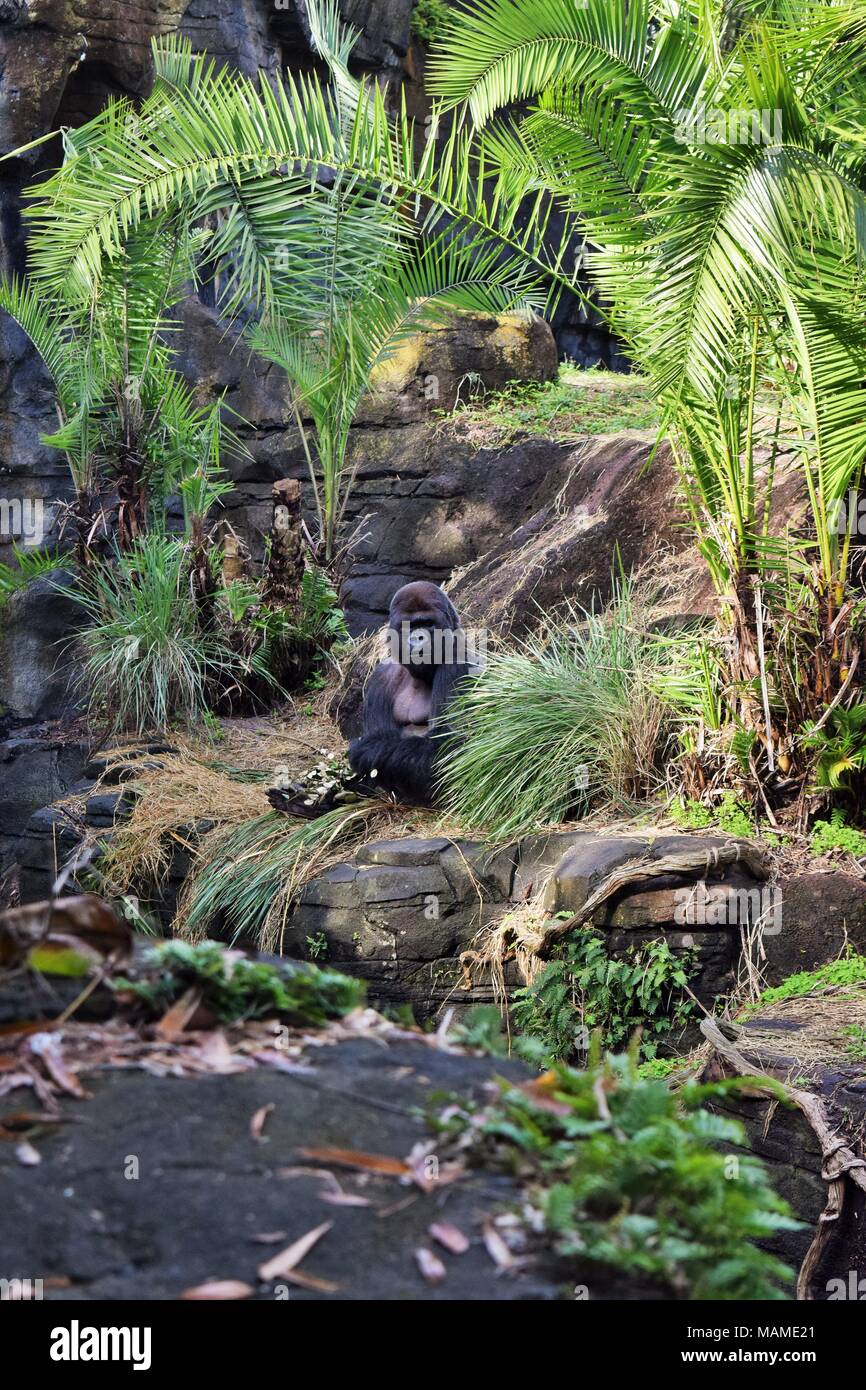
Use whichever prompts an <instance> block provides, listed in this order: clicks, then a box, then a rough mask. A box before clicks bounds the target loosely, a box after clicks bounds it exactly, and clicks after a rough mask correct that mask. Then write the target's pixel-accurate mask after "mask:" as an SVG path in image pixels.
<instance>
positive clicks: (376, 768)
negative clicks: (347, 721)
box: [268, 581, 476, 818]
mask: <svg viewBox="0 0 866 1390" xmlns="http://www.w3.org/2000/svg"><path fill="white" fill-rule="evenodd" d="M386 638H387V643H388V647H389V656H388V659H386V660H385V661H381V662H380V663H379V665H378V666H376V667H375V668H374V670H373V672H372V673H371V675H370V677H369V679H368V681H367V684H366V687H365V689H364V714H363V721H364V722H363V733H362V734H361V737H360V738H356V739H353V740H352V742H351V743H350V744H349V764H350V766H351V768H352V771H353V772H354V774H355V775H354V777H352V778H350V779H348V780H346V781H344V782H343V784H342V786H341V787H340V788H339V789H338V790H337V791H336V792H332V793H330V794H328V796H326V797H324V798H322V799H321V800H320V801H318V802H316V803H314V804H313V805H309V804H308V802H307V801H306V800H305V799H304V795H303V792H302V788H301V787H293V788H292V789H291V791H292V792H293V793H294V794H293V795H287V794H286V793H285V792H283V791H281V790H279V789H277V788H275V787H272V788H271V789H270V791H269V792H268V800H269V801H270V803H271V805H272V806H273V807H274V809H275V810H278V811H284V812H286V813H287V814H288V815H293V816H304V817H307V818H310V817H315V816H320V815H322V814H323V813H324V812H325V811H328V810H330V809H332V807H333V806H334V805H336V804H337V803H338V802H339V801H340V800H341V799H343V794H345V793H360V794H363V795H370V794H371V793H374V792H378V791H384V792H391V793H393V794H394V796H396V797H397V799H398V800H400V801H403V802H407V803H409V804H412V805H427V804H429V803H430V802H431V801H432V800H433V799H434V796H435V773H436V757H437V754H438V752H439V750H440V748H441V741H442V738H443V736H445V735H447V734H448V733H449V729H448V724H447V719H446V716H447V711H448V706H449V704H450V702H451V700H452V698H453V696H454V692H455V688H456V686H457V684H458V682H459V681H461V680H462V679H463V678H464V677H465V676H466V675H468V674H470V673H471V672H472V671H474V670H475V669H476V667H475V664H474V663H470V662H468V661H467V660H466V652H465V650H464V647H465V642H464V640H463V639H464V633H463V629H462V628H461V626H460V619H459V617H458V616H457V610H456V609H455V607H454V605H453V603H452V602H451V600H450V599H449V598H448V596H447V594H445V593H443V591H442V590H441V589H440V588H438V587H437V585H435V584H429V583H427V582H426V581H417V582H415V583H412V584H404V585H403V588H402V589H398V590H397V593H396V594H395V595H394V597H393V599H392V600H391V606H390V609H389V612H388V630H387V633H386Z"/></svg>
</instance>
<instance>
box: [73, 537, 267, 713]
mask: <svg viewBox="0 0 866 1390" xmlns="http://www.w3.org/2000/svg"><path fill="white" fill-rule="evenodd" d="M63 592H65V593H69V594H70V595H71V597H73V598H75V599H76V600H77V601H78V603H79V604H80V605H81V608H82V610H83V614H84V615H85V616H86V618H87V619H88V620H89V621H88V625H87V626H84V627H82V629H81V631H80V633H79V634H78V637H77V639H76V640H77V647H78V652H79V654H80V661H81V672H82V677H83V683H84V685H85V688H86V690H87V692H88V696H89V700H90V705H91V714H92V716H93V717H94V718H96V717H98V716H99V712H100V710H103V711H104V712H105V713H106V714H107V715H108V717H109V718H110V719H111V720H112V722H113V723H114V725H115V727H116V728H118V729H130V730H135V731H136V732H139V733H143V732H144V731H146V730H148V729H165V728H167V727H168V725H169V723H170V721H171V720H172V718H174V717H177V716H180V717H182V718H184V719H186V720H188V721H190V722H197V721H199V720H201V718H202V717H203V715H204V712H205V710H207V709H208V708H209V705H210V702H211V701H212V699H213V697H214V694H215V692H216V691H218V690H219V689H220V688H221V687H223V688H224V687H227V686H228V685H230V684H232V683H233V682H235V681H239V680H241V679H242V677H243V675H244V672H243V665H242V662H241V660H240V659H239V657H238V656H237V654H236V653H235V652H234V651H233V649H232V648H231V646H230V645H229V644H228V642H227V641H225V640H224V639H223V638H222V637H221V636H220V635H219V633H218V632H216V631H210V632H207V631H202V628H201V625H200V623H199V617H198V613H197V610H196V605H195V602H194V600H193V597H192V595H191V593H190V587H189V583H188V565H187V552H186V547H185V546H184V544H183V542H182V541H180V540H178V539H176V538H173V537H169V536H160V535H158V534H156V533H151V534H150V535H148V536H146V537H145V538H144V539H142V540H141V541H139V542H137V543H135V544H134V545H132V546H131V547H130V548H129V549H128V550H125V551H119V550H118V551H117V552H116V553H115V556H114V557H113V563H104V564H99V565H96V566H94V568H93V569H92V571H91V572H90V574H89V575H88V578H87V582H86V586H83V587H82V586H80V585H79V586H76V587H75V588H73V589H67V588H65V587H64V588H63Z"/></svg>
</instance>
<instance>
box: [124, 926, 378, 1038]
mask: <svg viewBox="0 0 866 1390" xmlns="http://www.w3.org/2000/svg"><path fill="white" fill-rule="evenodd" d="M143 971H144V978H143V979H140V980H128V979H116V980H115V981H114V988H115V989H117V990H123V991H128V992H130V993H131V994H133V995H134V996H135V997H136V998H137V999H140V1000H141V1001H142V1003H143V1004H144V1005H146V1007H147V1009H148V1011H149V1012H150V1013H152V1014H160V1015H161V1014H163V1013H164V1012H165V1010H166V1009H168V1008H170V1007H171V1005H172V1004H173V1003H174V1002H175V1000H177V999H179V998H180V996H181V995H182V994H183V993H184V991H185V990H187V989H188V988H189V987H190V986H191V985H197V986H198V987H200V988H201V989H202V991H203V993H202V1002H203V1004H204V1006H205V1007H206V1008H209V1009H211V1010H212V1011H213V1013H214V1014H215V1015H216V1017H217V1018H218V1019H219V1020H220V1021H221V1022H223V1023H237V1022H240V1021H241V1020H246V1019H253V1018H264V1017H269V1016H272V1015H274V1014H277V1015H279V1016H280V1017H283V1018H285V1019H287V1020H288V1021H289V1022H291V1023H294V1024H298V1025H321V1024H324V1023H327V1021H328V1020H329V1019H332V1018H342V1017H343V1015H344V1014H347V1013H348V1012H349V1011H350V1010H351V1009H354V1008H357V1007H358V1005H359V1004H362V1003H363V1001H364V986H363V984H362V982H361V981H359V980H353V979H350V978H349V977H348V976H347V975H340V974H338V973H337V972H336V971H335V970H322V969H320V968H319V967H318V966H315V965H296V964H293V965H286V966H276V965H268V964H266V963H265V962H262V961H250V960H243V959H241V960H236V959H232V958H231V957H230V956H229V957H227V955H226V950H225V947H224V946H222V945H220V944H219V943H218V942H216V941H203V942H201V943H199V944H197V945H192V944H191V943H190V942H187V941H168V942H166V943H165V944H163V945H160V946H157V947H155V948H154V949H153V950H152V952H150V953H149V954H148V955H147V956H146V957H145V961H144V965H143Z"/></svg>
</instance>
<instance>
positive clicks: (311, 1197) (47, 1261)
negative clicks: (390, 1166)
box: [0, 1038, 624, 1302]
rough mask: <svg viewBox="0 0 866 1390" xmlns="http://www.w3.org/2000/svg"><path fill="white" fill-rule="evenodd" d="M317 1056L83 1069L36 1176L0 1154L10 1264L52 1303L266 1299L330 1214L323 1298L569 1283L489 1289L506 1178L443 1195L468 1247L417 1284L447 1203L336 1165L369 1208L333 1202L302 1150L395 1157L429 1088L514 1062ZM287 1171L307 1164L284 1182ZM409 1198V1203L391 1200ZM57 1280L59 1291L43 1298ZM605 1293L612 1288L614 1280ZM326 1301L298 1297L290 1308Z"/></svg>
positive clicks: (456, 1086)
mask: <svg viewBox="0 0 866 1390" xmlns="http://www.w3.org/2000/svg"><path fill="white" fill-rule="evenodd" d="M312 1052H313V1054H314V1055H312V1056H311V1057H310V1058H309V1059H308V1064H309V1069H308V1070H306V1071H304V1072H299V1074H298V1075H289V1074H285V1073H279V1072H273V1071H270V1070H266V1069H265V1068H263V1067H260V1068H257V1069H256V1070H255V1071H249V1072H244V1073H242V1074H240V1075H234V1076H219V1075H210V1076H202V1077H196V1078H189V1077H188V1078H185V1079H177V1078H173V1077H163V1078H159V1077H155V1076H151V1075H148V1074H147V1073H144V1072H140V1071H139V1072H135V1071H133V1072H126V1071H112V1072H109V1073H107V1074H101V1075H94V1076H87V1078H86V1082H87V1088H88V1090H89V1091H92V1093H93V1095H92V1099H90V1100H87V1101H70V1102H68V1103H67V1102H66V1099H65V1098H64V1101H63V1103H62V1104H63V1111H64V1114H65V1115H68V1117H69V1118H70V1119H74V1120H77V1121H80V1123H72V1124H68V1125H63V1126H56V1127H55V1128H54V1130H53V1132H50V1133H46V1134H44V1135H43V1136H41V1137H40V1138H39V1140H38V1147H39V1151H40V1154H41V1157H42V1163H41V1165H40V1166H39V1168H38V1169H30V1168H25V1167H23V1166H22V1165H21V1164H20V1163H17V1162H16V1159H15V1155H14V1152H13V1145H11V1144H4V1145H2V1146H0V1181H2V1183H3V1189H4V1193H5V1194H6V1200H7V1203H8V1219H7V1220H5V1221H4V1237H3V1255H4V1261H5V1263H6V1266H7V1267H8V1269H9V1270H10V1271H11V1272H18V1271H29V1270H33V1271H38V1273H39V1275H40V1276H41V1277H42V1278H43V1279H45V1281H46V1287H45V1291H44V1296H45V1298H46V1299H57V1300H90V1299H98V1300H101V1299H121V1300H139V1299H163V1300H164V1299H176V1298H177V1297H178V1296H179V1295H180V1294H181V1293H182V1292H183V1291H184V1289H187V1288H190V1287H192V1286H194V1285H196V1284H200V1283H203V1282H204V1281H205V1280H209V1279H212V1278H213V1277H214V1276H215V1275H216V1276H219V1277H229V1276H230V1277H232V1278H235V1279H243V1280H245V1281H246V1282H248V1283H249V1284H251V1285H252V1286H253V1287H256V1288H258V1292H257V1294H256V1295H255V1297H256V1298H259V1299H261V1300H262V1301H273V1298H274V1291H273V1288H272V1286H260V1285H259V1279H258V1276H257V1268H258V1266H259V1265H260V1264H261V1263H262V1262H263V1261H264V1260H266V1259H267V1258H268V1257H269V1255H272V1254H274V1253H275V1252H276V1251H277V1250H279V1249H281V1248H284V1247H285V1246H287V1245H289V1244H290V1243H291V1242H292V1241H293V1240H296V1239H298V1238H299V1237H300V1236H302V1235H304V1234H306V1232H308V1231H310V1230H312V1229H313V1228H314V1227H316V1226H319V1225H321V1224H322V1222H324V1221H331V1222H333V1226H332V1229H331V1230H330V1231H328V1233H327V1235H326V1236H325V1237H324V1238H323V1239H322V1240H321V1241H320V1242H319V1243H318V1244H317V1246H316V1248H315V1250H314V1251H313V1252H311V1253H310V1255H309V1256H308V1257H307V1259H306V1260H305V1262H304V1271H305V1272H308V1273H310V1274H314V1275H316V1276H317V1277H319V1278H321V1279H326V1280H329V1281H331V1282H333V1283H334V1284H336V1285H337V1291H336V1292H335V1293H333V1294H330V1295H328V1297H330V1298H331V1299H336V1300H337V1301H343V1300H348V1299H369V1298H374V1299H381V1300H403V1299H406V1298H411V1299H416V1300H417V1299H423V1300H443V1299H460V1300H470V1301H471V1300H477V1299H492V1300H499V1299H502V1300H513V1299H521V1300H522V1299H552V1298H557V1297H559V1295H560V1287H561V1273H560V1272H559V1271H557V1270H556V1268H555V1265H554V1264H553V1263H552V1262H549V1261H546V1260H544V1259H543V1260H541V1261H540V1262H539V1263H538V1264H535V1265H533V1266H531V1267H530V1268H528V1269H527V1270H526V1271H525V1272H524V1273H523V1274H521V1275H520V1276H519V1277H517V1278H497V1277H496V1275H497V1271H496V1266H495V1265H494V1264H493V1262H492V1260H491V1259H490V1257H489V1255H488V1254H487V1252H486V1250H485V1248H484V1244H483V1241H482V1239H481V1235H482V1229H481V1223H482V1221H483V1219H484V1217H485V1215H486V1214H487V1213H489V1212H490V1211H491V1210H493V1209H494V1208H495V1207H497V1206H498V1205H499V1204H500V1203H506V1202H509V1201H511V1202H514V1201H516V1200H517V1196H518V1189H517V1186H516V1183H515V1182H514V1180H513V1179H510V1178H506V1177H501V1176H499V1175H497V1174H493V1173H486V1172H484V1171H483V1170H480V1171H479V1172H478V1173H472V1174H470V1175H468V1176H467V1177H466V1178H464V1179H463V1180H461V1181H460V1182H459V1183H456V1184H453V1185H451V1186H449V1188H448V1200H447V1219H448V1220H449V1221H450V1222H452V1223H453V1224H454V1225H456V1226H457V1227H458V1228H459V1229H460V1230H462V1231H464V1232H465V1234H466V1235H467V1236H468V1237H469V1238H470V1242H471V1244H470V1247H469V1250H468V1251H467V1252H466V1253H465V1254H463V1255H461V1256H460V1257H459V1258H458V1257H453V1258H452V1257H449V1256H447V1255H444V1254H443V1257H442V1258H443V1260H444V1262H445V1264H446V1268H447V1275H446V1278H445V1280H444V1281H443V1283H441V1284H438V1285H434V1284H428V1283H425V1281H424V1280H423V1279H422V1277H421V1275H420V1273H419V1271H418V1267H417V1264H416V1262H415V1257H414V1251H415V1250H416V1248H417V1247H418V1246H419V1245H425V1244H427V1243H428V1242H429V1239H430V1238H429V1235H428V1228H429V1226H430V1224H431V1222H433V1221H436V1220H441V1219H442V1215H441V1212H442V1207H441V1200H442V1194H441V1193H437V1192H433V1193H429V1194H424V1193H422V1192H420V1191H419V1190H418V1189H408V1188H406V1187H403V1186H400V1185H399V1184H398V1183H397V1181H396V1180H395V1179H394V1178H382V1177H373V1178H368V1179H365V1180H364V1182H363V1183H360V1182H358V1180H357V1176H356V1175H353V1174H352V1173H351V1172H341V1173H340V1182H341V1185H342V1187H343V1188H344V1190H346V1191H347V1192H350V1193H354V1194H356V1195H358V1196H364V1197H366V1198H367V1199H369V1202H370V1205H369V1206H360V1207H359V1206H353V1207H346V1206H333V1205H329V1204H327V1203H325V1202H324V1201H322V1191H323V1186H324V1184H323V1180H322V1179H321V1178H319V1177H317V1176H316V1175H315V1174H314V1173H311V1172H310V1171H309V1169H310V1164H309V1162H308V1161H307V1162H306V1165H305V1160H304V1159H303V1158H302V1157H301V1155H300V1152H299V1151H300V1150H301V1149H302V1148H309V1147H313V1148H315V1147H318V1146H322V1145H332V1146H336V1147H340V1148H344V1149H355V1150H360V1151H364V1152H367V1153H379V1154H388V1155H390V1156H392V1157H394V1158H396V1159H403V1158H405V1157H406V1156H407V1155H408V1154H409V1152H410V1151H411V1149H412V1148H413V1146H414V1145H415V1144H417V1143H418V1142H419V1141H420V1140H424V1139H425V1138H427V1137H428V1135H429V1131H428V1130H427V1128H426V1126H425V1125H424V1122H423V1120H422V1119H421V1118H420V1116H421V1115H423V1114H424V1112H425V1111H426V1110H427V1109H428V1107H429V1104H430V1101H429V1097H430V1095H431V1093H432V1092H434V1091H435V1092H438V1093H440V1094H441V1093H447V1092H459V1093H462V1094H466V1095H468V1096H470V1097H472V1096H475V1097H478V1098H480V1096H481V1088H482V1086H483V1085H484V1084H485V1083H486V1082H488V1081H489V1080H490V1078H491V1077H492V1076H493V1075H494V1074H496V1075H501V1074H506V1075H510V1076H512V1077H514V1078H518V1079H519V1078H520V1077H522V1076H524V1075H527V1074H528V1073H527V1072H526V1071H525V1069H524V1068H522V1067H521V1066H520V1065H519V1064H517V1063H514V1062H510V1061H506V1060H504V1059H501V1058H497V1059H496V1060H495V1061H493V1060H490V1059H483V1058H475V1057H468V1056H463V1055H459V1054H452V1053H448V1052H444V1051H439V1050H437V1049H434V1048H430V1047H428V1046H425V1044H424V1043H423V1042H422V1041H421V1040H416V1039H411V1038H410V1039H406V1040H405V1041H399V1040H395V1041H394V1042H393V1043H389V1044H388V1045H385V1044H384V1043H382V1042H380V1041H375V1042H373V1041H358V1042H341V1043H338V1044H336V1045H335V1046H332V1047H320V1048H315V1049H312ZM265 1105H266V1106H269V1107H272V1108H271V1110H270V1113H269V1114H268V1120H267V1125H266V1128H265V1139H266V1142H264V1143H258V1142H256V1140H255V1139H253V1138H252V1136H251V1134H250V1120H251V1118H252V1116H253V1115H254V1114H255V1113H256V1112H257V1111H258V1110H260V1109H261V1107H262V1106H265ZM16 1108H17V1109H19V1110H20V1108H21V1095H20V1093H19V1094H14V1093H13V1096H12V1097H11V1100H7V1101H5V1102H4V1103H3V1109H4V1110H8V1109H16ZM0 1113H2V1111H0ZM129 1155H135V1157H136V1158H137V1160H138V1168H137V1174H138V1177H137V1181H129V1167H128V1164H129V1158H128V1156H129ZM292 1166H295V1167H301V1168H302V1169H303V1168H304V1167H305V1166H306V1171H302V1172H299V1173H298V1174H296V1175H294V1176H289V1175H287V1174H286V1173H285V1170H286V1169H291V1167H292ZM407 1196H414V1200H412V1201H410V1202H401V1198H405V1197H407ZM395 1203H399V1204H400V1205H398V1206H397V1207H396V1209H395V1210H394V1211H393V1213H392V1214H391V1215H390V1216H389V1217H388V1219H387V1220H386V1221H383V1220H381V1213H382V1210H383V1208H386V1207H388V1206H394V1204H395ZM217 1211H218V1212H219V1219H218V1220H215V1219H214V1214H215V1212H217ZM280 1230H284V1231H286V1237H285V1240H284V1242H283V1245H282V1246H280V1245H278V1244H274V1245H269V1246H265V1245H262V1244H259V1243H257V1242H256V1239H255V1237H256V1236H257V1235H258V1234H259V1233H261V1232H268V1231H280ZM52 1275H54V1276H63V1277H64V1279H66V1280H67V1281H68V1282H67V1283H66V1284H65V1285H62V1286H61V1287H59V1288H58V1287H51V1285H50V1283H49V1281H50V1278H51V1276H52ZM603 1282H605V1292H606V1293H608V1294H609V1293H610V1288H611V1286H610V1282H609V1281H603ZM623 1282H624V1281H623ZM595 1292H596V1287H595V1284H594V1285H593V1294H594V1296H595ZM323 1296H324V1295H323V1294H320V1293H316V1292H314V1291H309V1290H306V1289H302V1288H296V1287H295V1286H291V1299H292V1302H295V1301H305V1300H308V1299H316V1298H321V1297H323ZM598 1296H601V1293H599V1295H598Z"/></svg>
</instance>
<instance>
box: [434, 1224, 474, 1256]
mask: <svg viewBox="0 0 866 1390" xmlns="http://www.w3.org/2000/svg"><path fill="white" fill-rule="evenodd" d="M429 1230H430V1235H431V1236H432V1237H433V1239H434V1240H438V1242H439V1244H440V1245H444V1247H445V1249H446V1250H448V1251H450V1252H451V1254H452V1255H465V1254H466V1251H467V1250H468V1249H469V1239H468V1237H467V1236H465V1235H464V1234H463V1232H462V1231H458V1229H457V1227H456V1226H452V1225H451V1223H450V1222H449V1221H435V1222H434V1223H433V1225H432V1226H431V1227H430V1228H429Z"/></svg>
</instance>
